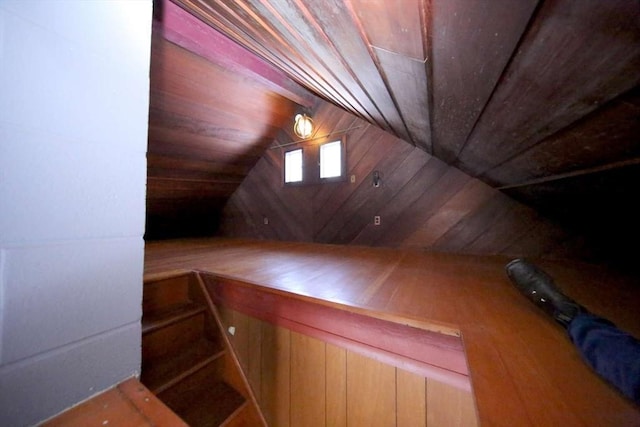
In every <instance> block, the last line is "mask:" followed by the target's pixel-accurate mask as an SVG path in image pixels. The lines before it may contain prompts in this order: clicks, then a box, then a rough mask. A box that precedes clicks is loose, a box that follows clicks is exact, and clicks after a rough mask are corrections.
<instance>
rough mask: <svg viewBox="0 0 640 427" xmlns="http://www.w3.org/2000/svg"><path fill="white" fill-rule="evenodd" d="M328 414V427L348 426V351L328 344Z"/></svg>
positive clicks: (326, 349) (326, 348) (326, 350)
mask: <svg viewBox="0 0 640 427" xmlns="http://www.w3.org/2000/svg"><path fill="white" fill-rule="evenodd" d="M325 353H326V357H327V359H326V369H327V386H326V393H327V413H326V425H328V426H335V427H346V426H347V353H348V352H347V351H346V350H345V349H344V348H340V347H338V346H335V345H332V344H326V347H325Z"/></svg>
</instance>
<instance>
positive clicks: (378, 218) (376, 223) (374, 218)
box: [373, 215, 380, 225]
mask: <svg viewBox="0 0 640 427" xmlns="http://www.w3.org/2000/svg"><path fill="white" fill-rule="evenodd" d="M373 225H380V215H376V216H374V217H373Z"/></svg>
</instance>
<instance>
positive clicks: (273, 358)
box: [253, 322, 291, 427]
mask: <svg viewBox="0 0 640 427" xmlns="http://www.w3.org/2000/svg"><path fill="white" fill-rule="evenodd" d="M261 375H262V376H261V386H262V390H261V393H260V396H261V398H260V406H261V408H262V410H263V412H264V415H265V418H266V419H267V423H268V424H269V425H272V426H282V427H287V426H289V425H290V422H289V421H290V420H289V413H290V412H289V411H290V400H289V399H283V398H282V396H289V395H290V394H291V391H290V384H291V382H290V376H291V333H290V332H289V331H288V330H287V329H284V328H278V327H275V326H274V325H272V324H270V323H267V322H263V324H262V366H261ZM253 386H254V388H255V385H253Z"/></svg>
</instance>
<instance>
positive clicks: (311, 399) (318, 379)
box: [290, 332, 326, 427]
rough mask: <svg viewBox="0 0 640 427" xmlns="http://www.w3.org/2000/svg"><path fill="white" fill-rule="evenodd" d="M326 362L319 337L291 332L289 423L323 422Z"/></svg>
mask: <svg viewBox="0 0 640 427" xmlns="http://www.w3.org/2000/svg"><path fill="white" fill-rule="evenodd" d="M325 363H326V362H325V344H324V343H323V342H322V341H320V340H318V339H315V338H311V337H307V336H305V335H302V334H299V333H296V332H292V333H291V408H290V411H291V425H293V426H309V427H313V426H324V425H325V410H326V406H325V405H326V370H325Z"/></svg>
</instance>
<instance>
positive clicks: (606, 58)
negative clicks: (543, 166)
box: [457, 0, 640, 176]
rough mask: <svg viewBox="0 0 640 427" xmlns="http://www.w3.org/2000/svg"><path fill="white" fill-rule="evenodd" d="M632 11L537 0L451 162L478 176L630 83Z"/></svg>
mask: <svg viewBox="0 0 640 427" xmlns="http://www.w3.org/2000/svg"><path fill="white" fill-rule="evenodd" d="M639 14H640V8H639V6H638V4H637V3H634V2H627V1H624V0H622V1H609V2H606V3H605V4H600V3H597V2H593V3H592V2H580V3H575V2H573V1H570V0H557V1H549V2H544V3H543V4H542V5H541V6H540V9H539V11H538V12H537V13H536V17H535V19H534V21H533V23H532V25H531V26H530V27H529V29H528V30H527V33H526V34H525V35H524V38H523V40H522V43H521V44H520V46H519V49H518V51H517V53H516V54H515V55H514V58H513V60H512V61H511V63H510V64H509V67H508V69H507V70H506V74H505V77H504V79H503V82H502V83H501V84H500V85H499V86H498V87H497V88H496V90H495V93H494V94H493V96H492V98H491V101H490V102H489V103H488V104H487V107H486V108H485V111H484V112H483V114H482V117H481V118H480V120H479V121H478V124H477V126H476V127H475V129H474V130H473V132H472V133H471V135H470V137H469V139H468V140H467V142H466V144H465V146H464V148H463V150H462V151H461V153H460V155H459V158H458V160H457V164H458V165H461V166H462V167H463V169H464V170H470V171H473V174H474V175H475V176H483V174H484V173H485V172H487V171H488V170H490V169H492V168H494V167H496V166H498V165H500V164H501V163H503V162H505V161H507V160H509V159H510V158H511V157H513V156H515V155H518V154H519V153H520V152H522V151H524V150H526V149H528V148H530V147H532V146H533V145H535V144H537V143H539V142H540V141H542V140H543V139H544V138H546V137H548V136H550V135H551V134H553V133H555V132H557V131H559V130H561V129H563V128H565V127H567V126H569V125H571V124H572V123H574V122H576V121H577V120H579V119H580V118H582V117H584V116H585V115H587V114H589V113H591V112H592V111H594V110H595V109H597V108H598V107H599V106H600V105H602V104H604V103H606V102H608V101H610V100H612V99H614V98H615V97H617V96H618V95H620V94H623V93H625V92H627V91H628V90H631V89H632V88H633V87H635V86H637V85H638V84H639V83H640V75H639V74H638V72H637V71H638V69H639V68H640V47H639V46H640V31H638V27H637V23H638V16H639ZM614 40H615V42H614ZM514 141H517V143H514ZM480 147H481V148H480Z"/></svg>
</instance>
